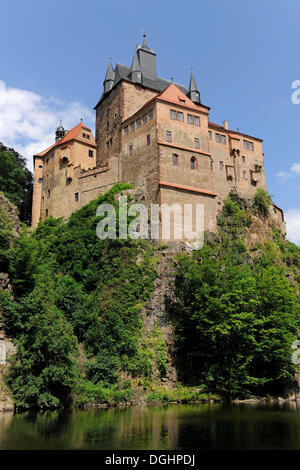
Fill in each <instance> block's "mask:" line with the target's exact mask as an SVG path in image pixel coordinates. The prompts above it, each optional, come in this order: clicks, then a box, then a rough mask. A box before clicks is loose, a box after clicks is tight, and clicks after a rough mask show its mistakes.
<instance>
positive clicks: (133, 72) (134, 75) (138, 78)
mask: <svg viewBox="0 0 300 470" xmlns="http://www.w3.org/2000/svg"><path fill="white" fill-rule="evenodd" d="M130 78H131V80H132V81H133V82H134V83H141V82H142V72H141V66H140V63H139V58H138V54H137V50H135V52H134V56H133V61H132V64H131V69H130Z"/></svg>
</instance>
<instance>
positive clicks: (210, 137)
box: [208, 131, 212, 140]
mask: <svg viewBox="0 0 300 470" xmlns="http://www.w3.org/2000/svg"><path fill="white" fill-rule="evenodd" d="M208 138H209V140H212V131H208Z"/></svg>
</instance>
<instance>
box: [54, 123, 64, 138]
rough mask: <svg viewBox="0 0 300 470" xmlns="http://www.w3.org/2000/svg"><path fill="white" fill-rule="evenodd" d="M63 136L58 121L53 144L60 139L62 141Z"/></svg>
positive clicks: (62, 129) (61, 127)
mask: <svg viewBox="0 0 300 470" xmlns="http://www.w3.org/2000/svg"><path fill="white" fill-rule="evenodd" d="M64 135H65V130H64V128H63V126H62V123H61V121H60V124H59V126H58V128H57V129H56V131H55V142H58V141H59V140H60V139H62V138H63V137H64Z"/></svg>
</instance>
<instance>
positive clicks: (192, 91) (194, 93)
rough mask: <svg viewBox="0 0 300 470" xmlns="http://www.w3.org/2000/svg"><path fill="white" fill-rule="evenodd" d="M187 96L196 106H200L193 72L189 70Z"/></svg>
mask: <svg viewBox="0 0 300 470" xmlns="http://www.w3.org/2000/svg"><path fill="white" fill-rule="evenodd" d="M187 96H188V97H189V98H190V99H191V100H192V101H193V102H194V103H196V104H201V101H200V93H199V90H198V87H197V83H196V80H195V77H194V74H193V71H192V69H191V77H190V86H189V92H188V94H187Z"/></svg>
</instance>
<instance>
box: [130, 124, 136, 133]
mask: <svg viewBox="0 0 300 470" xmlns="http://www.w3.org/2000/svg"><path fill="white" fill-rule="evenodd" d="M134 129H135V125H134V122H132V123H131V124H130V130H131V132H133V131H134Z"/></svg>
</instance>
